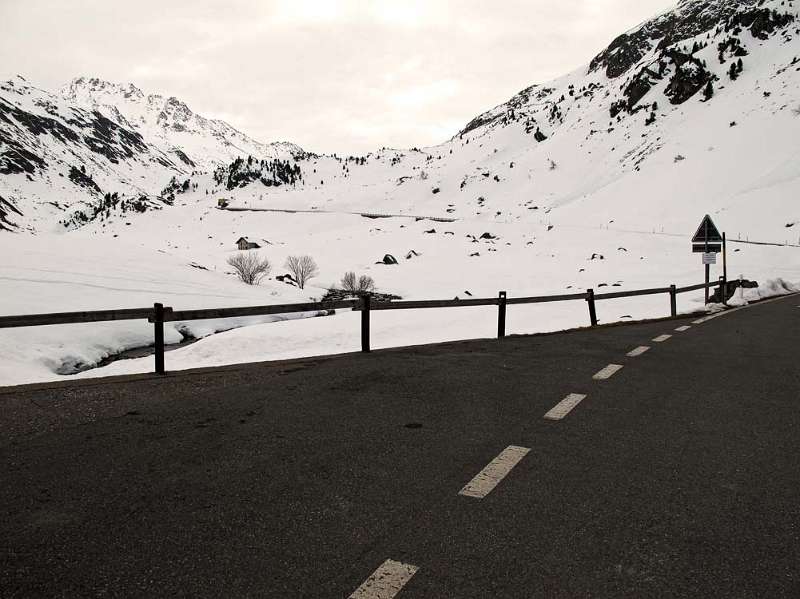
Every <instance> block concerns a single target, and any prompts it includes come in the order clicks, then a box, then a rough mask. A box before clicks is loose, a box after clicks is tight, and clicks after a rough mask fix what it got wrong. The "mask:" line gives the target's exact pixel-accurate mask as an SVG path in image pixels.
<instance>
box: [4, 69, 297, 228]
mask: <svg viewBox="0 0 800 599" xmlns="http://www.w3.org/2000/svg"><path fill="white" fill-rule="evenodd" d="M250 154H252V155H256V156H259V157H265V158H271V159H291V158H292V157H294V156H301V155H303V154H304V152H303V150H302V149H301V148H299V147H298V146H296V145H294V144H291V143H272V144H263V143H261V142H258V141H256V140H253V139H252V138H250V137H248V136H246V135H244V134H243V133H241V132H240V131H237V130H236V129H235V128H233V127H232V126H230V125H228V124H227V123H225V122H223V121H219V120H211V119H206V118H204V117H202V116H200V115H198V114H195V113H193V112H192V111H191V110H190V109H189V108H188V107H187V106H186V104H184V103H183V102H181V101H180V100H178V99H176V98H172V97H170V98H164V97H163V96H158V95H145V94H144V93H143V92H142V91H141V90H139V89H138V88H136V87H135V86H133V85H130V84H129V85H118V84H113V83H108V82H104V81H100V80H98V79H84V78H79V79H74V80H73V81H72V82H71V83H70V84H68V85H67V86H65V87H64V88H63V89H62V90H61V92H60V93H51V92H48V91H46V90H43V89H40V88H38V87H36V86H34V85H32V84H30V83H29V82H28V81H26V80H25V79H24V78H23V77H19V76H18V77H15V78H13V79H11V80H9V81H5V82H0V230H3V229H7V230H10V229H16V228H20V227H22V228H24V229H28V230H37V229H47V228H50V227H52V226H53V224H54V221H58V222H60V223H66V224H70V223H72V224H74V223H75V222H78V223H80V222H81V221H80V219H78V220H77V221H76V219H74V218H72V217H73V216H74V214H75V213H76V212H77V213H83V214H86V213H89V214H93V213H94V212H96V210H97V208H98V207H100V206H102V205H103V202H104V199H105V198H106V196H108V195H113V194H116V199H115V206H116V208H117V209H119V210H121V211H128V210H134V211H142V210H144V209H147V208H158V207H160V206H162V205H163V204H164V198H163V197H162V193H161V192H162V190H163V189H164V188H165V186H167V185H168V184H169V182H170V180H171V179H172V178H173V177H183V176H190V175H192V174H195V175H196V174H199V173H202V172H211V171H213V170H214V169H215V168H217V167H218V166H220V165H222V164H227V163H230V162H231V161H233V160H235V159H236V157H238V156H241V155H244V156H247V155H250ZM106 203H107V202H106ZM59 226H60V225H59ZM61 228H62V229H63V227H61Z"/></svg>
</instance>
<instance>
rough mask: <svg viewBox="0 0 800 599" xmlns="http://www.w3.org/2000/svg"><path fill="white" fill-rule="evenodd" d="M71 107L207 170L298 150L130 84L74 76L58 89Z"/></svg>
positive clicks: (279, 155)
mask: <svg viewBox="0 0 800 599" xmlns="http://www.w3.org/2000/svg"><path fill="white" fill-rule="evenodd" d="M60 94H61V96H63V97H64V98H65V99H66V100H67V101H69V102H71V103H73V104H74V105H76V106H81V107H83V108H86V109H90V110H97V111H99V112H101V113H103V114H104V115H105V116H107V117H108V118H110V119H113V120H115V121H117V122H119V123H121V124H124V125H126V126H127V127H129V128H130V129H132V130H135V131H138V132H139V133H141V134H142V136H143V137H144V138H145V139H147V140H148V142H149V143H154V144H157V145H159V146H161V149H162V150H165V151H166V152H167V153H170V152H171V153H174V154H175V155H176V156H177V157H178V158H179V159H180V160H181V161H182V162H184V163H185V164H186V165H187V166H189V167H192V168H194V167H195V166H199V167H201V168H205V169H209V168H213V167H215V166H217V165H219V164H221V163H227V162H231V161H232V160H234V159H236V158H237V157H239V156H248V155H252V156H259V157H262V158H282V159H286V158H291V157H292V156H293V155H294V154H300V153H302V152H303V150H302V148H300V147H299V146H297V145H295V144H292V143H287V142H276V143H269V144H265V143H261V142H259V141H256V140H254V139H253V138H251V137H248V136H247V135H245V134H244V133H242V132H241V131H239V130H238V129H236V128H234V127H232V126H231V125H229V124H228V123H226V122H225V121H221V120H217V119H207V118H205V117H203V116H201V115H199V114H196V113H194V112H192V110H191V109H190V108H189V107H188V106H187V105H186V104H185V103H184V102H182V101H181V100H179V99H178V98H175V97H174V96H169V97H165V96H162V95H159V94H145V93H144V92H142V90H140V89H139V88H138V87H136V86H135V85H133V84H132V83H128V84H118V83H111V82H108V81H103V80H101V79H97V78H87V77H78V78H75V79H73V80H72V81H71V82H70V83H68V84H67V85H65V86H64V87H63V88H62V89H61V92H60Z"/></svg>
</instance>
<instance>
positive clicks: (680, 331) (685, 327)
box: [675, 324, 692, 333]
mask: <svg viewBox="0 0 800 599" xmlns="http://www.w3.org/2000/svg"><path fill="white" fill-rule="evenodd" d="M691 328H692V327H690V326H689V325H688V324H687V325H685V326H682V327H678V328H677V329H675V330H676V331H678V332H679V333H685V332H686V331H688V330H689V329H691Z"/></svg>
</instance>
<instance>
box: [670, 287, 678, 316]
mask: <svg viewBox="0 0 800 599" xmlns="http://www.w3.org/2000/svg"><path fill="white" fill-rule="evenodd" d="M669 310H670V314H672V318H675V317H676V316H677V315H678V288H677V287H676V286H675V285H670V286H669Z"/></svg>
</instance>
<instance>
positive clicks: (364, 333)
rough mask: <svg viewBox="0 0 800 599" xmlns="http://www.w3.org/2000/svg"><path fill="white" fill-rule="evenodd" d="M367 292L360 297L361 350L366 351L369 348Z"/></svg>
mask: <svg viewBox="0 0 800 599" xmlns="http://www.w3.org/2000/svg"><path fill="white" fill-rule="evenodd" d="M370 299H371V298H370V296H369V294H365V295H364V297H363V298H362V299H361V302H362V306H361V351H362V352H365V353H368V352H369V351H370V350H369V304H370Z"/></svg>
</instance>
